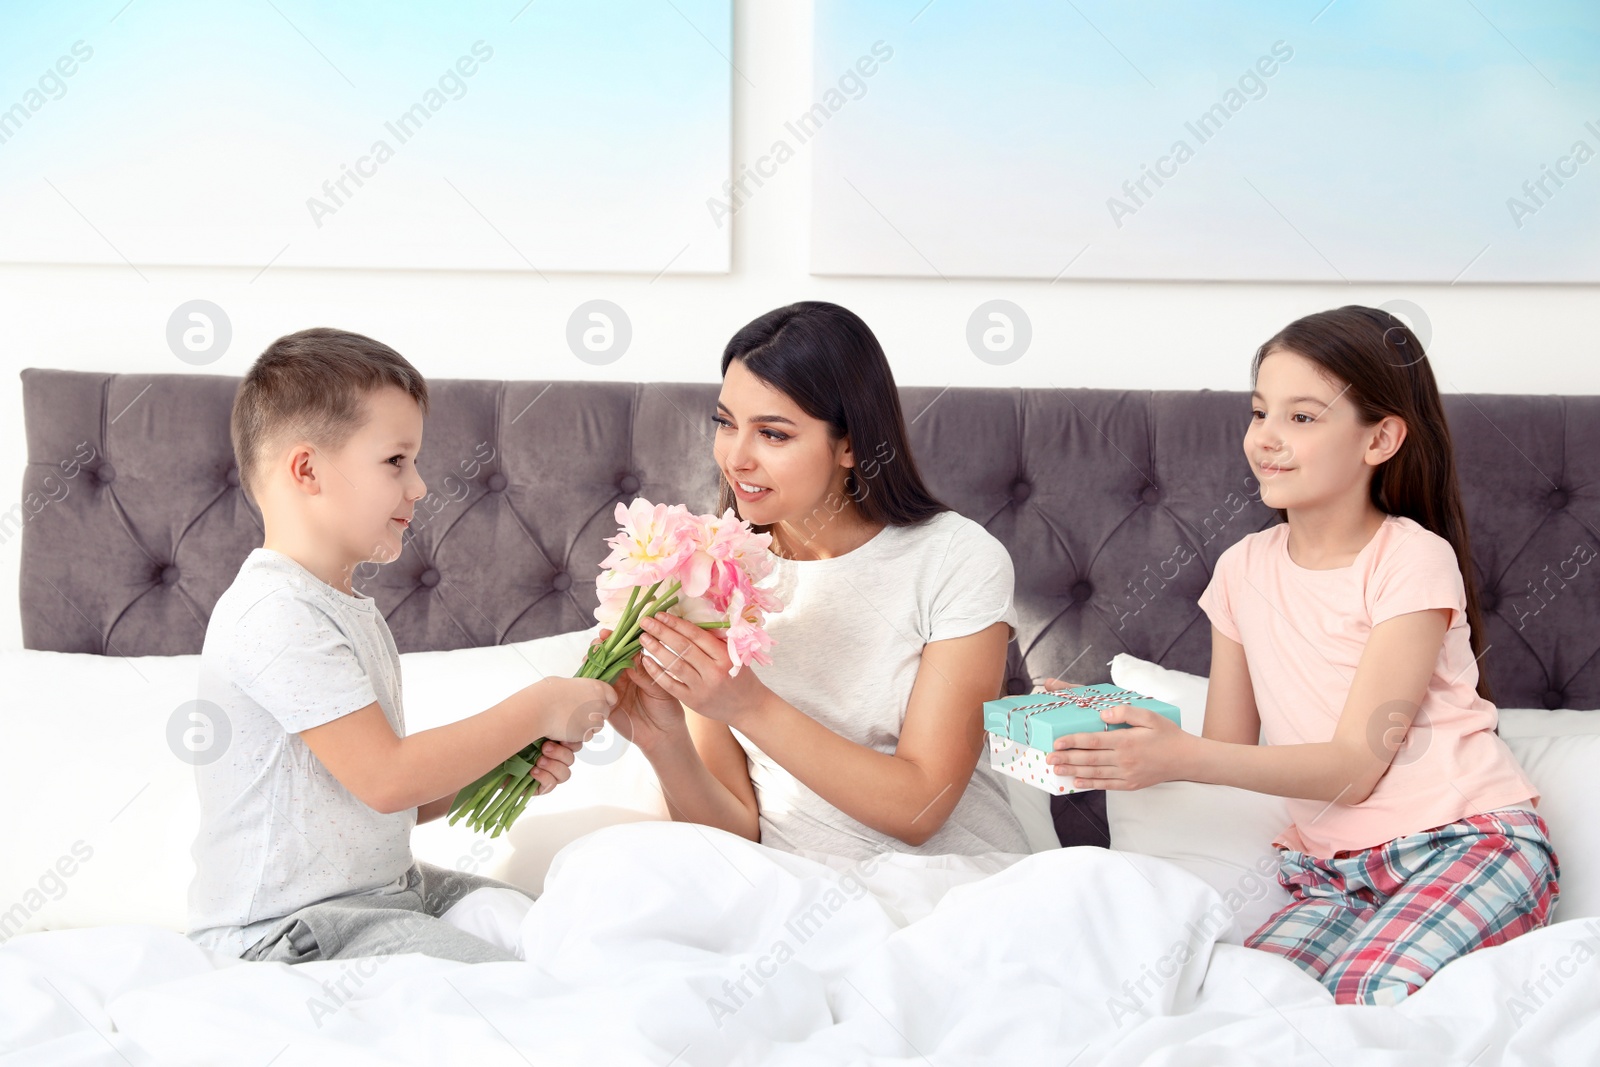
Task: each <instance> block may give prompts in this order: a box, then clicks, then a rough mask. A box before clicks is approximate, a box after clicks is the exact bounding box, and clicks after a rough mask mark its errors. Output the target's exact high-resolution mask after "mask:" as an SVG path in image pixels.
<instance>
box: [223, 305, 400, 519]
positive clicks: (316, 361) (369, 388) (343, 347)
mask: <svg viewBox="0 0 1600 1067" xmlns="http://www.w3.org/2000/svg"><path fill="white" fill-rule="evenodd" d="M391 385H392V386H395V387H397V388H400V389H404V390H405V391H406V393H408V394H409V395H410V396H411V398H412V399H413V400H415V401H416V402H417V406H418V407H420V408H421V409H422V412H423V414H424V415H426V414H427V412H428V383H427V382H426V381H424V380H423V377H422V375H421V374H420V373H419V372H418V371H417V368H415V367H413V366H412V365H411V364H410V363H408V362H406V359H405V357H403V356H401V355H400V353H398V352H396V351H395V350H394V349H392V348H390V347H389V346H388V345H386V344H383V343H381V342H379V341H374V340H373V339H372V338H370V337H363V336H362V335H361V334H359V333H350V332H349V331H348V330H334V329H329V328H328V327H325V326H318V327H315V328H313V329H310V330H301V331H300V332H299V333H291V334H289V335H287V336H285V337H280V338H278V339H277V340H276V341H274V342H272V343H271V344H270V345H268V346H267V349H266V351H265V352H262V353H261V355H260V356H258V357H257V358H256V361H255V363H254V364H253V365H252V366H251V368H250V370H249V373H247V374H246V375H245V376H244V381H243V382H241V383H239V391H238V393H236V394H235V395H234V398H233V420H232V427H231V430H232V436H233V455H234V459H235V461H236V462H237V463H238V465H239V484H240V485H241V486H243V487H244V490H245V492H246V494H248V495H249V496H250V498H251V499H252V500H254V499H255V493H254V489H253V487H254V484H255V479H256V478H257V477H258V471H259V467H260V465H261V463H262V462H263V460H264V458H265V457H266V455H267V453H268V451H269V450H270V449H272V448H274V447H277V446H278V445H279V443H280V442H284V441H286V440H287V439H288V438H291V437H293V438H297V439H303V440H306V441H310V442H311V443H312V444H313V445H315V446H317V447H318V448H322V449H329V450H333V449H338V448H340V447H342V446H343V445H344V443H345V442H346V441H348V440H349V439H350V436H351V435H352V434H354V433H355V432H356V431H357V430H359V429H360V428H361V426H362V424H363V423H364V422H365V421H366V416H365V414H364V412H363V408H362V402H363V401H364V400H365V399H366V397H367V396H368V394H370V393H372V392H374V391H376V390H378V389H381V388H384V387H385V386H391Z"/></svg>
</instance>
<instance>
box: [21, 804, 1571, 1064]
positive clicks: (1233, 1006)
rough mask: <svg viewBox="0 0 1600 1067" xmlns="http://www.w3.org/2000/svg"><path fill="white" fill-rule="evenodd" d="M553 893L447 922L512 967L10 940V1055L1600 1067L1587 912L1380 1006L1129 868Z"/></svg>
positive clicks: (593, 873) (749, 849)
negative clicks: (1246, 940) (274, 960)
mask: <svg viewBox="0 0 1600 1067" xmlns="http://www.w3.org/2000/svg"><path fill="white" fill-rule="evenodd" d="M995 872H998V873H995ZM545 886H546V889H545V895H544V896H543V897H542V898H541V899H540V900H539V902H538V903H537V904H526V903H521V904H519V903H518V902H517V901H516V900H514V899H507V898H508V897H510V896H512V895H511V894H508V893H506V892H505V891H500V890H494V891H486V892H484V893H480V894H476V895H474V897H472V898H469V899H468V900H467V901H466V902H463V904H462V905H460V906H459V907H458V908H457V909H456V912H455V913H453V914H452V916H451V919H452V921H455V922H458V923H459V924H462V925H465V926H468V927H469V928H474V929H478V930H481V931H483V932H485V933H487V934H489V935H490V936H493V937H497V938H499V939H501V940H503V941H505V942H506V943H508V944H510V945H512V946H513V947H514V948H515V949H516V950H517V951H518V952H519V953H520V954H522V955H523V956H524V958H525V962H520V963H504V964H480V965H477V966H467V965H463V964H456V963H451V962H446V961H440V960H433V959H428V958H425V957H421V956H416V955H406V956H397V957H391V958H387V959H372V960H366V961H334V962H329V963H314V964H305V965H301V966H299V967H289V966H286V965H283V964H245V963H240V962H238V961H232V960H221V959H217V958H213V957H211V956H209V955H208V954H206V953H205V952H203V951H201V950H200V949H198V948H196V947H194V946H193V945H192V944H191V943H190V942H188V941H187V940H186V939H185V938H184V937H182V936H181V935H178V934H175V933H173V932H171V931H169V930H163V929H160V928H157V927H153V926H115V927H98V928H91V929H82V930H67V931H54V932H46V933H39V934H31V935H26V936H22V937H17V938H15V939H13V940H11V941H10V942H8V943H6V944H5V945H4V946H3V947H0V1053H9V1054H10V1056H8V1057H6V1058H5V1060H4V1062H6V1063H7V1064H10V1063H13V1062H14V1063H64V1064H102V1063H103V1064H125V1063H131V1064H137V1065H142V1064H146V1063H160V1064H221V1063H241V1064H244V1063H248V1064H268V1063H271V1064H272V1065H273V1067H290V1065H294V1064H334V1063H337V1064H351V1065H362V1064H379V1063H383V1064H396V1063H401V1064H409V1063H417V1064H429V1065H437V1064H454V1063H472V1064H474V1065H491V1064H502V1063H503V1064H525V1063H530V1062H531V1063H541V1064H542V1063H572V1064H631V1063H640V1064H645V1063H652V1064H668V1063H671V1064H676V1065H682V1067H690V1065H696V1064H723V1063H764V1064H838V1063H867V1062H870V1063H908V1064H924V1063H926V1064H936V1065H939V1067H947V1065H954V1064H968V1063H973V1064H976V1063H1005V1064H1026V1063H1054V1064H1067V1063H1071V1064H1074V1065H1076V1067H1081V1065H1088V1064H1108V1065H1114V1064H1136V1063H1150V1064H1163V1065H1202V1064H1205V1065H1211V1064H1229V1065H1241V1064H1242V1065H1253V1064H1260V1065H1263V1067H1265V1065H1269V1064H1270V1065H1272V1067H1287V1065H1291V1064H1307V1065H1316V1067H1326V1065H1327V1064H1330V1063H1332V1064H1345V1063H1358V1064H1362V1065H1368V1064H1371V1065H1384V1064H1394V1065H1396V1067H1399V1065H1405V1067H1415V1065H1419V1064H1466V1063H1472V1064H1474V1065H1475V1067H1485V1065H1489V1064H1497V1063H1507V1064H1543V1063H1549V1064H1563V1065H1565V1064H1588V1063H1596V1062H1600V1012H1597V1011H1596V1010H1595V1009H1596V1007H1597V1006H1600V920H1595V919H1588V920H1577V921H1571V922H1564V923H1560V924H1557V925H1555V926H1553V927H1550V928H1547V929H1544V930H1540V931H1536V932H1534V933H1531V934H1528V935H1526V936H1524V937H1522V938H1519V939H1517V940H1515V941H1513V942H1511V943H1510V944H1508V945H1505V946H1502V947H1498V948H1494V949H1487V950H1483V951H1480V952H1477V953H1474V954H1472V955H1469V956H1468V957H1466V958H1464V959H1462V960H1459V961H1457V962H1455V963H1453V964H1451V965H1450V966H1448V967H1446V968H1445V969H1444V970H1443V971H1442V972H1441V973H1440V974H1439V975H1438V976H1437V977H1436V978H1435V979H1434V980H1433V981H1432V982H1430V983H1429V984H1428V985H1427V986H1426V987H1425V988H1424V989H1423V990H1422V991H1421V992H1420V993H1418V994H1416V995H1415V996H1413V997H1411V998H1410V999H1409V1000H1407V1001H1405V1002H1404V1003H1402V1004H1401V1005H1399V1006H1398V1007H1395V1008H1364V1007H1340V1006H1335V1005H1334V1004H1333V1003H1332V1000H1331V998H1330V997H1329V996H1328V994H1327V993H1326V992H1325V991H1324V990H1323V989H1322V987H1321V986H1320V985H1318V984H1317V983H1316V982H1314V981H1312V980H1311V979H1310V978H1309V977H1307V976H1306V975H1305V974H1303V973H1302V972H1301V971H1300V970H1299V969H1298V968H1296V967H1295V966H1293V965H1292V964H1290V963H1287V962H1286V961H1284V960H1281V959H1279V958H1276V957H1273V956H1271V955H1268V954H1266V953H1263V952H1258V951H1253V950H1249V949H1245V948H1242V947H1240V946H1238V945H1237V944H1230V943H1226V942H1219V941H1217V940H1216V939H1215V938H1214V937H1213V936H1212V934H1211V932H1210V931H1211V929H1212V928H1213V927H1215V926H1218V925H1220V924H1217V923H1210V924H1208V923H1207V920H1206V916H1207V914H1208V913H1214V909H1217V908H1219V907H1223V908H1225V905H1222V904H1221V899H1220V898H1219V897H1218V896H1217V894H1216V891H1215V890H1213V889H1212V888H1210V887H1209V886H1207V885H1206V884H1205V883H1204V882H1202V881H1201V880H1199V879H1198V878H1196V877H1194V876H1192V875H1190V874H1188V873H1186V872H1185V871H1183V870H1182V869H1180V868H1179V867H1177V866H1175V865H1173V864H1169V863H1167V862H1165V861H1162V860H1158V859H1154V858H1150V857H1144V856H1138V855H1133V854H1128V853H1115V852H1108V851H1105V850H1101V849H1088V848H1080V849H1067V850H1059V851H1055V852H1046V853H1040V854H1037V855H1033V856H1029V857H1026V858H1018V857H998V856H997V857H985V858H981V859H958V858H950V857H943V858H935V859H927V858H918V857H905V856H897V857H892V858H886V859H883V860H880V861H878V862H877V863H875V864H869V865H860V864H858V865H856V866H855V867H851V868H844V866H843V864H842V863H839V864H836V865H835V867H834V868H830V867H829V866H827V865H824V864H823V863H820V862H817V861H815V860H813V859H810V858H803V857H797V856H791V855H786V854H784V853H780V852H776V851H774V850H771V849H767V848H763V847H761V846H759V845H753V844H750V843H749V842H745V841H743V840H741V839H738V838H735V837H732V836H730V835H727V834H723V833H720V832H718V831H715V830H710V829H706V828H703V827H698V826H692V825H683V824H670V823H654V822H649V823H636V824H630V825H624V826H617V827H613V828H610V829H604V830H600V831H598V832H596V833H594V834H591V835H589V836H588V837H585V838H583V839H581V840H579V841H577V842H575V843H574V844H572V845H570V846H568V847H567V848H566V849H564V850H563V851H562V852H561V853H560V854H559V855H558V856H557V858H556V860H555V863H554V865H553V866H552V867H551V870H550V873H549V876H548V878H547V880H546V883H545ZM802 916H810V919H809V920H806V919H803V918H802ZM1225 936H1226V937H1229V938H1232V937H1236V936H1237V935H1236V934H1235V933H1233V932H1232V931H1231V928H1228V933H1227V934H1226V935H1225ZM741 981H742V984H743V988H742V989H741V988H740V983H741Z"/></svg>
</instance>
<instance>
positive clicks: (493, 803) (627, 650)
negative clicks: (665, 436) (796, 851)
mask: <svg viewBox="0 0 1600 1067" xmlns="http://www.w3.org/2000/svg"><path fill="white" fill-rule="evenodd" d="M661 586H662V583H661V582H657V583H655V584H654V585H652V586H650V588H649V589H647V590H645V591H644V592H643V593H641V592H640V587H639V586H634V587H633V589H632V590H631V591H630V592H629V593H628V604H627V606H626V607H625V608H624V609H623V611H622V615H621V617H620V618H619V619H618V620H617V627H616V629H615V630H613V631H612V632H611V635H610V636H609V637H607V638H606V639H605V640H604V641H601V642H599V643H598V644H595V645H591V646H590V647H589V651H588V653H587V654H586V655H585V656H584V660H583V666H582V667H580V668H579V670H578V673H577V675H575V677H578V678H597V679H599V680H600V681H603V682H606V683H610V682H614V681H616V679H617V676H618V675H620V674H621V673H622V672H623V671H624V670H625V669H626V668H627V667H628V666H629V665H630V664H632V662H633V660H634V657H636V656H637V655H638V654H639V652H640V651H641V650H642V640H643V639H642V637H641V636H640V631H641V630H642V629H643V626H642V623H643V620H645V619H648V618H650V617H651V616H654V615H656V614H659V613H660V612H663V611H667V610H669V609H671V608H673V607H676V606H677V604H678V600H679V597H678V593H679V592H680V591H681V590H682V584H681V583H679V582H672V583H671V584H669V585H668V586H667V588H666V589H664V590H663V589H662V588H661ZM658 592H659V593H660V595H659V596H658V595H657V593H658ZM696 625H698V626H699V627H700V628H701V629H703V630H723V629H727V628H728V626H729V625H730V624H729V623H727V622H724V621H718V622H702V623H697V624H696ZM548 740H549V738H545V737H541V738H540V739H539V740H537V741H535V742H534V743H533V744H531V745H528V746H527V747H526V748H523V749H522V750H521V751H519V752H518V753H517V754H516V758H518V759H521V760H523V761H524V762H526V763H535V762H537V761H538V759H539V753H540V750H541V748H542V746H543V745H544V743H545V742H546V741H548ZM507 762H509V761H507ZM538 792H539V781H538V779H536V778H534V777H533V776H532V775H531V774H522V775H513V774H511V773H509V772H508V771H507V770H506V769H505V764H504V763H502V764H501V765H500V766H498V767H495V768H494V769H492V770H490V771H489V772H488V773H487V774H485V775H484V776H483V777H481V778H479V779H478V780H477V781H475V782H473V783H472V784H471V785H469V786H467V787H466V788H464V789H462V790H461V791H460V792H459V793H457V794H456V798H455V801H454V802H453V803H452V804H451V805H450V816H449V822H450V825H451V826H454V825H455V824H456V823H457V822H459V821H461V820H462V819H466V820H467V824H468V825H469V826H470V827H472V829H473V830H475V831H477V832H479V833H483V832H485V831H488V833H489V836H490V837H499V836H500V835H501V834H502V833H504V832H505V831H507V830H509V829H511V826H512V824H513V823H515V822H516V821H517V819H518V818H519V817H520V816H521V815H522V811H523V809H524V808H526V807H527V806H528V801H529V800H531V799H532V798H533V797H534V796H536V795H537V794H538Z"/></svg>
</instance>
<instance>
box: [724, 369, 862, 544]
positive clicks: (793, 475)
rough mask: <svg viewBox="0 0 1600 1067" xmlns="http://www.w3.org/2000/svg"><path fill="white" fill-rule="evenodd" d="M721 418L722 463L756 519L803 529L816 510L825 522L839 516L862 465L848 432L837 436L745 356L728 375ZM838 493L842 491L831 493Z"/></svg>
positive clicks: (743, 507) (748, 515)
mask: <svg viewBox="0 0 1600 1067" xmlns="http://www.w3.org/2000/svg"><path fill="white" fill-rule="evenodd" d="M713 421H714V422H715V423H716V429H717V434H716V444H715V446H714V449H713V452H714V454H715V456H716V459H717V466H718V467H719V468H720V469H721V471H722V476H723V477H724V478H726V479H727V481H728V484H729V485H730V486H732V487H733V492H734V495H735V496H737V497H738V498H739V514H740V515H741V516H743V517H744V518H745V519H746V520H747V521H748V522H749V523H750V524H751V525H753V526H773V525H778V524H780V523H784V524H791V525H793V526H795V527H797V528H798V527H801V526H802V525H803V524H804V523H805V522H806V520H807V519H808V518H810V517H812V516H813V515H815V516H816V518H817V520H818V521H820V520H822V519H824V518H826V517H831V516H832V515H834V514H836V513H837V512H838V510H839V509H838V506H837V505H838V503H839V501H840V500H846V499H848V498H847V497H845V495H844V483H845V477H846V474H847V472H848V471H849V469H850V468H851V467H854V466H855V457H854V456H853V454H852V453H851V451H850V443H849V441H848V439H843V438H841V439H839V440H834V439H833V437H832V433H831V431H832V427H830V426H829V425H828V424H827V423H826V422H823V421H822V420H821V419H814V418H812V417H811V416H810V415H807V414H806V413H805V412H804V411H802V410H801V409H800V406H799V405H798V404H796V403H795V402H794V401H793V400H791V399H790V398H789V397H788V396H787V395H785V394H784V393H781V392H779V391H778V390H776V389H774V388H772V387H771V386H770V385H768V384H766V383H765V382H763V381H762V380H761V379H760V378H757V377H756V376H755V375H754V374H751V373H750V372H749V371H748V370H746V369H745V365H744V363H743V362H742V361H740V360H734V361H733V362H732V363H731V364H729V366H728V373H727V375H726V376H724V377H723V379H722V392H721V394H720V395H719V396H718V397H717V414H716V415H715V416H714V417H713ZM830 494H838V495H837V496H836V497H833V498H832V499H831V500H830ZM830 503H831V504H833V505H834V506H833V508H832V510H829V505H830ZM813 525H814V524H813Z"/></svg>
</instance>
